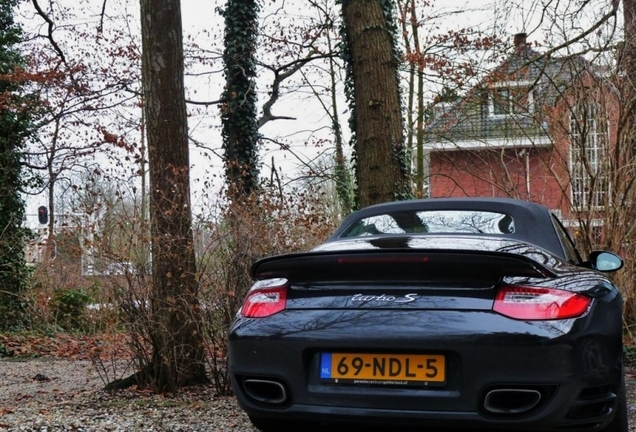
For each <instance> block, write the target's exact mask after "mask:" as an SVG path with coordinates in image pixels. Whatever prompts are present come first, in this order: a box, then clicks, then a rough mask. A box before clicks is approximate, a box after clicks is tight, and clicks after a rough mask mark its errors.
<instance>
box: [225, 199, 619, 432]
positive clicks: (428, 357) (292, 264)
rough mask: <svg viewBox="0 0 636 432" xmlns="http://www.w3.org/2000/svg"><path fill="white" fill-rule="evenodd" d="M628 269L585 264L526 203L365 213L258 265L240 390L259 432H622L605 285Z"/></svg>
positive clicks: (553, 222) (559, 229)
mask: <svg viewBox="0 0 636 432" xmlns="http://www.w3.org/2000/svg"><path fill="white" fill-rule="evenodd" d="M622 265H623V263H622V261H621V259H620V258H619V257H618V256H617V255H615V254H614V253H611V252H605V251H595V252H592V253H591V254H590V255H589V256H588V257H585V258H583V257H581V254H580V253H579V251H578V250H577V248H576V246H575V244H574V242H573V241H572V238H571V237H570V235H569V234H568V232H567V230H566V229H565V228H564V226H563V224H562V223H561V222H560V221H559V220H558V218H557V217H556V216H555V215H553V214H552V213H551V212H550V211H549V210H548V209H547V208H545V207H543V206H541V205H538V204H534V203H529V202H525V201H519V200H514V199H505V198H463V199H453V198H444V199H425V200H413V201H402V202H393V203H387V204H381V205H376V206H372V207H368V208H365V209H363V210H360V211H358V212H355V213H353V214H351V215H350V216H349V217H347V218H346V219H345V220H344V221H343V223H342V224H341V226H340V227H339V228H338V229H337V230H336V231H335V233H334V234H333V235H332V236H331V237H330V238H329V239H328V240H327V241H326V242H325V243H324V244H322V245H320V246H319V247H317V248H315V249H313V250H312V251H310V252H307V253H297V254H289V255H282V256H274V257H269V258H265V259H262V260H260V261H258V262H256V263H255V264H254V265H253V267H252V277H253V278H254V280H255V283H254V285H253V286H252V288H251V289H250V290H249V292H248V293H247V295H246V297H245V300H244V303H243V305H242V308H241V310H240V312H239V314H238V315H237V318H236V320H235V322H234V323H233V325H232V328H231V329H230V336H229V368H230V373H231V378H232V383H233V389H234V391H235V394H236V397H237V399H238V402H239V404H240V405H241V407H242V408H243V409H244V410H245V411H246V412H247V414H248V415H249V416H250V419H251V420H252V423H253V424H254V425H255V426H256V427H257V428H258V429H260V430H262V431H288V430H294V431H303V432H305V431H307V430H309V429H311V428H312V427H316V426H318V425H330V424H337V423H345V424H347V423H352V424H362V425H365V424H367V425H368V424H373V425H378V424H379V425H382V424H386V425H390V426H391V427H393V426H395V425H404V426H409V425H410V426H415V427H420V426H421V427H424V428H425V430H439V429H443V428H444V427H451V426H452V427H454V428H460V429H462V430H470V429H473V428H475V429H477V428H481V429H484V428H486V429H489V430H492V429H495V430H497V429H499V430H506V431H516V430H527V431H565V430H567V431H601V430H603V431H608V432H627V430H628V426H627V409H626V401H625V388H624V377H623V369H622V343H621V338H622V318H621V307H622V299H621V295H620V293H619V291H618V290H617V288H616V287H615V286H614V285H613V284H612V282H611V280H610V279H609V278H608V277H607V276H606V273H607V272H612V271H615V270H618V269H619V268H621V267H622ZM423 430H424V429H423Z"/></svg>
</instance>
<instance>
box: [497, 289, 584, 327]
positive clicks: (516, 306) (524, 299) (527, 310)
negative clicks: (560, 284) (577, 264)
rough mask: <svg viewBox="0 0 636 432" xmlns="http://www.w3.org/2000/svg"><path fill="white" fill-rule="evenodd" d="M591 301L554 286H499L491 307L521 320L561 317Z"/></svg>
mask: <svg viewBox="0 0 636 432" xmlns="http://www.w3.org/2000/svg"><path fill="white" fill-rule="evenodd" d="M591 302H592V299H591V298H589V297H586V296H583V295H581V294H577V293H573V292H568V291H562V290H558V289H549V288H533V287H520V286H503V287H501V288H500V289H499V292H498V293H497V298H496V299H495V305H494V307H493V310H494V311H495V312H499V313H500V314H502V315H505V316H508V317H510V318H517V319H523V320H551V319H565V318H576V317H578V316H581V315H583V314H584V313H585V312H586V311H587V309H588V307H589V306H590V303H591Z"/></svg>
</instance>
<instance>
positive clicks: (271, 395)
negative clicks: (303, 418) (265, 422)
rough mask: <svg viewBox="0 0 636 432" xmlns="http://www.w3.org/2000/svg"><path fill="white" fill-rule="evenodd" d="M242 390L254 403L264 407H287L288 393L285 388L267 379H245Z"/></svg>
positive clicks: (281, 384) (279, 383) (283, 385)
mask: <svg viewBox="0 0 636 432" xmlns="http://www.w3.org/2000/svg"><path fill="white" fill-rule="evenodd" d="M243 390H245V393H246V394H247V396H249V397H250V398H251V399H253V400H254V401H255V402H259V403H261V404H266V405H276V406H281V405H287V404H288V403H289V392H288V391H287V386H286V385H285V384H284V383H282V382H280V381H277V380H274V379H269V378H247V379H245V380H244V381H243Z"/></svg>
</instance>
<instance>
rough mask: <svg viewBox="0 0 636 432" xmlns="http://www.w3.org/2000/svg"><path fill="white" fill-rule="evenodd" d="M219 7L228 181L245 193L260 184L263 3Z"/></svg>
mask: <svg viewBox="0 0 636 432" xmlns="http://www.w3.org/2000/svg"><path fill="white" fill-rule="evenodd" d="M217 10H218V12H219V13H220V14H221V15H222V16H223V17H224V19H225V33H224V43H225V47H224V51H223V63H224V65H225V69H224V73H225V82H226V84H225V89H224V91H223V96H222V99H223V101H224V102H223V104H222V106H221V121H222V125H223V126H222V137H223V150H224V159H225V166H226V169H225V171H226V180H227V182H228V186H229V187H230V189H232V190H234V191H235V192H236V193H238V194H239V195H244V196H245V195H249V194H251V193H252V192H254V191H256V189H257V187H258V151H257V145H258V140H259V138H260V136H259V133H258V124H257V119H256V113H257V111H256V102H257V95H256V80H255V78H256V46H257V37H258V13H259V11H260V6H259V5H258V3H257V2H256V1H255V0H227V3H226V6H225V8H224V9H217Z"/></svg>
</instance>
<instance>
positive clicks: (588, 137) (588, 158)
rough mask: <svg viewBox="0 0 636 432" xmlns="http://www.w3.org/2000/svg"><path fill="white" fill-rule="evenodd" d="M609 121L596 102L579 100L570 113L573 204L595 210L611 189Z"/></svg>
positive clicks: (574, 206)
mask: <svg viewBox="0 0 636 432" xmlns="http://www.w3.org/2000/svg"><path fill="white" fill-rule="evenodd" d="M608 135H609V124H608V121H607V116H606V115H605V112H604V109H603V108H602V107H601V106H599V105H598V104H596V103H589V102H586V103H579V104H578V105H576V106H575V107H574V109H573V110H572V114H571V115H570V139H571V143H570V179H571V183H572V186H571V187H572V207H573V208H575V209H579V210H593V209H598V208H600V207H602V206H603V202H604V198H605V195H606V194H607V192H608V190H609V183H608V176H607V167H606V161H607V144H608Z"/></svg>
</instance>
